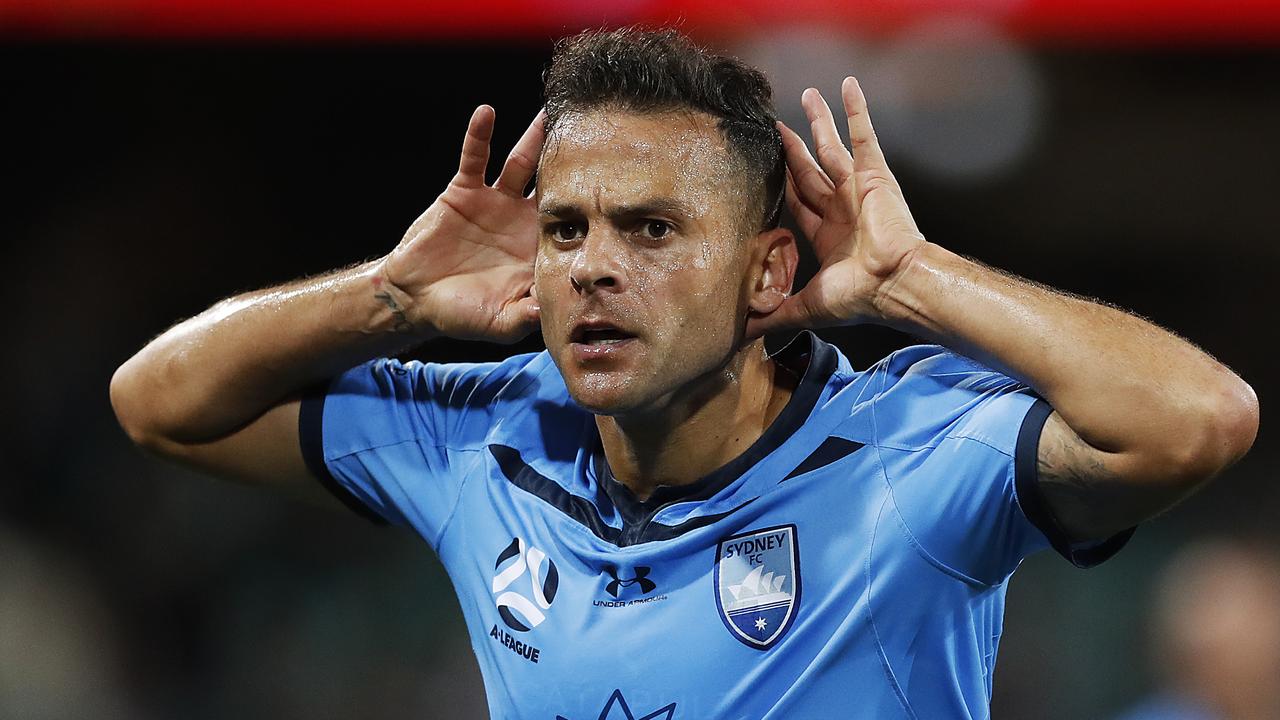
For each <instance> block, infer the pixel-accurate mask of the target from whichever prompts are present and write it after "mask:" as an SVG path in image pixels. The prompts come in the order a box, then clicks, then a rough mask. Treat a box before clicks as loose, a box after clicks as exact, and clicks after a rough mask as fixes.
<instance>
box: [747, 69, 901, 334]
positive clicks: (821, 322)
mask: <svg viewBox="0 0 1280 720" xmlns="http://www.w3.org/2000/svg"><path fill="white" fill-rule="evenodd" d="M841 95H842V99H843V100H844V110H845V115H846V116H847V118H848V122H849V138H850V144H851V145H852V146H853V153H852V154H850V152H849V149H848V148H846V147H845V145H844V143H843V142H842V141H841V140H840V135H839V133H838V132H837V131H836V124H835V118H834V117H833V116H832V114H831V108H830V107H828V106H827V102H826V100H824V99H823V97H822V95H821V93H819V92H818V91H817V90H815V89H813V88H809V89H808V90H805V92H804V95H803V96H802V97H801V103H802V104H803V106H804V111H805V115H806V116H807V117H808V118H809V126H810V128H811V130H812V132H813V140H814V146H815V148H816V149H817V155H818V158H817V160H816V161H815V160H814V158H813V156H812V155H810V154H809V150H808V148H806V147H805V144H804V141H803V140H801V139H800V136H799V135H797V134H796V133H795V132H794V131H793V130H791V128H789V127H787V126H786V125H784V124H782V123H781V122H780V123H778V129H779V130H780V131H781V133H782V144H783V149H784V152H785V154H786V162H787V189H786V196H787V207H788V208H789V209H790V210H791V213H792V214H793V215H794V216H795V218H796V221H797V223H798V224H799V226H800V231H801V232H802V233H804V235H805V236H806V238H807V239H808V241H809V243H810V245H811V246H812V247H813V250H814V253H815V254H816V255H817V258H818V262H819V263H820V268H819V269H818V272H817V274H815V275H814V276H813V279H812V280H810V281H809V283H808V284H807V285H805V287H804V288H803V289H802V290H801V291H800V292H798V293H796V294H795V295H793V296H791V297H789V298H787V299H786V301H784V302H783V303H782V305H780V306H779V307H778V309H777V310H775V311H774V312H772V313H770V314H768V315H766V316H763V317H758V318H752V319H751V320H750V322H749V323H748V327H747V335H748V336H751V337H756V336H759V335H763V334H764V333H767V332H773V331H776V330H794V329H800V328H818V327H829V326H833V325H853V324H858V323H864V322H885V321H886V320H887V318H885V317H884V315H883V313H882V312H881V311H880V310H879V309H878V302H877V301H878V299H879V298H881V297H882V296H883V294H884V292H885V290H887V288H888V287H889V286H890V285H891V284H892V283H893V281H894V279H895V278H896V277H897V275H898V273H899V272H901V271H902V270H904V269H905V268H906V267H907V265H908V263H909V260H910V258H911V255H912V253H913V252H914V251H915V249H916V248H918V247H919V246H920V245H922V244H923V243H924V242H925V240H924V236H923V235H921V234H920V230H919V229H918V228H917V227H916V223H915V220H914V219H913V218H912V217H911V211H910V210H908V209H907V202H906V200H905V199H903V197H902V188H901V187H899V186H898V181H897V180H896V179H895V178H894V177H893V173H892V172H890V171H889V166H888V165H887V164H886V163H885V159H884V153H883V152H881V150H880V144H879V142H877V140H876V134H875V130H874V129H873V128H872V127H871V118H870V116H869V115H868V114H867V101H866V98H865V97H864V96H863V94H862V88H861V87H859V86H858V81H857V80H855V79H854V78H852V77H847V78H845V80H844V84H843V85H842V87H841Z"/></svg>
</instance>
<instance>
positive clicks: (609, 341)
mask: <svg viewBox="0 0 1280 720" xmlns="http://www.w3.org/2000/svg"><path fill="white" fill-rule="evenodd" d="M622 340H623V339H622V338H609V339H596V340H588V341H587V344H588V345H612V344H614V343H620V342H622Z"/></svg>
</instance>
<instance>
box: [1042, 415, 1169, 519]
mask: <svg viewBox="0 0 1280 720" xmlns="http://www.w3.org/2000/svg"><path fill="white" fill-rule="evenodd" d="M1036 471H1037V472H1036V476H1037V478H1036V479H1037V485H1038V487H1039V490H1040V495H1041V497H1042V498H1043V500H1044V502H1045V504H1046V505H1047V506H1048V510H1049V512H1050V513H1051V514H1052V515H1053V518H1054V520H1056V521H1057V523H1058V525H1059V526H1060V527H1061V529H1062V530H1063V531H1064V532H1065V533H1066V535H1067V536H1068V537H1069V538H1070V539H1071V540H1073V541H1093V540H1102V539H1105V538H1108V537H1111V536H1112V535H1115V534H1116V533H1119V532H1121V531H1124V530H1127V529H1129V528H1132V527H1133V526H1135V525H1137V524H1138V523H1140V522H1142V521H1144V520H1146V519H1148V518H1150V517H1152V516H1154V515H1156V514H1158V513H1159V512H1161V511H1162V510H1164V509H1166V508H1167V507H1168V506H1170V505H1172V504H1173V503H1174V502H1176V500H1177V498H1176V497H1168V496H1167V494H1166V493H1162V492H1161V487H1160V485H1159V484H1157V483H1149V482H1148V483H1144V482H1142V478H1141V477H1139V476H1140V475H1142V470H1141V468H1140V466H1139V465H1138V464H1137V463H1135V462H1134V460H1133V459H1132V458H1130V457H1129V456H1127V455H1126V454H1124V453H1114V452H1107V451H1105V450H1100V449H1098V448H1096V447H1094V446H1092V445H1090V444H1089V443H1088V442H1086V441H1085V440H1084V439H1083V438H1081V437H1080V436H1079V435H1078V434H1077V433H1076V432H1075V431H1074V430H1072V429H1071V426H1069V425H1068V424H1067V421H1066V420H1064V419H1063V418H1062V416H1061V415H1059V414H1058V413H1057V412H1056V411H1055V412H1053V413H1052V414H1051V415H1050V416H1049V418H1048V420H1047V421H1046V422H1045V425H1044V429H1043V430H1042V431H1041V435H1040V443H1039V447H1038V449H1037V452H1036Z"/></svg>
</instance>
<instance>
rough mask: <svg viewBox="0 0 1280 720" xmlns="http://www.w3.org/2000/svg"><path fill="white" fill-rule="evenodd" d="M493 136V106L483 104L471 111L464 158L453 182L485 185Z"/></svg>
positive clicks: (464, 142)
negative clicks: (485, 174)
mask: <svg viewBox="0 0 1280 720" xmlns="http://www.w3.org/2000/svg"><path fill="white" fill-rule="evenodd" d="M492 138H493V108H491V107H489V106H488V105H481V106H480V107H478V108H476V111H475V112H473V113H471V122H469V123H467V136H466V137H465V138H463V140H462V159H461V160H460V161H459V162H458V175H457V177H455V178H454V179H453V182H454V183H455V184H457V185H461V186H462V187H480V186H482V185H484V172H485V168H487V167H488V165H489V140H490V139H492Z"/></svg>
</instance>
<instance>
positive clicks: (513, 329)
mask: <svg viewBox="0 0 1280 720" xmlns="http://www.w3.org/2000/svg"><path fill="white" fill-rule="evenodd" d="M541 318H542V316H541V312H540V309H539V307H538V299H537V298H535V297H522V298H520V299H519V300H516V301H515V302H512V303H508V304H507V306H506V307H504V308H502V312H500V313H498V317H497V320H496V322H495V323H494V331H495V332H494V335H495V336H496V337H495V338H494V339H496V340H498V341H499V342H504V343H513V342H517V341H519V340H521V339H523V338H524V337H525V336H527V335H528V334H529V333H531V332H533V331H534V330H536V329H537V328H538V325H539V323H540V321H541Z"/></svg>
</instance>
